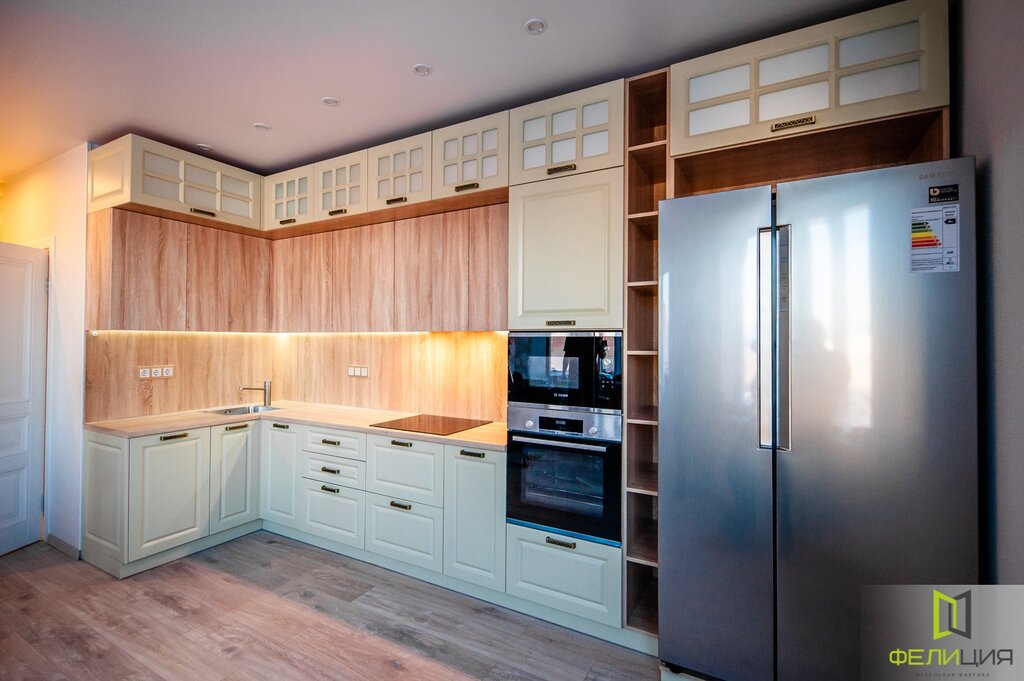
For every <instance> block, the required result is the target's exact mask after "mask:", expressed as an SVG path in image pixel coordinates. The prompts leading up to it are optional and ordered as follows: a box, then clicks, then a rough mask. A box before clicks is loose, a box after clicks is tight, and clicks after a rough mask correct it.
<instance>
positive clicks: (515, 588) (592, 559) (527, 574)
mask: <svg viewBox="0 0 1024 681" xmlns="http://www.w3.org/2000/svg"><path fill="white" fill-rule="evenodd" d="M507 537H508V583H507V591H508V593H509V594H510V595H512V596H518V597H519V598H523V599H525V600H528V601H533V602H534V603H540V604H541V605H546V606H548V607H549V608H555V609H557V610H562V611H564V612H568V613H571V614H573V615H578V616H580V617H586V618H587V619H590V620H594V621H595V622H600V623H601V624H607V625H608V626H611V627H621V626H622V550H621V549H618V548H615V547H612V546H605V545H604V544H596V543H594V542H589V541H583V540H581V539H576V538H573V537H567V536H565V535H560V534H554V533H552V532H542V531H540V530H535V529H532V528H528V527H521V526H519V525H512V524H510V525H508V527H507Z"/></svg>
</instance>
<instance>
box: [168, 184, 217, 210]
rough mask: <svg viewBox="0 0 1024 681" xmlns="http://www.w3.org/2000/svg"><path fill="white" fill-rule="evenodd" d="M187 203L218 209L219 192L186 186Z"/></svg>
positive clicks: (208, 208) (207, 208)
mask: <svg viewBox="0 0 1024 681" xmlns="http://www.w3.org/2000/svg"><path fill="white" fill-rule="evenodd" d="M175 198H177V197H175ZM185 203H188V204H191V205H193V206H196V207H198V208H205V209H206V210H217V194H216V193H215V192H211V191H207V190H206V189H200V188H198V187H188V186H186V187H185Z"/></svg>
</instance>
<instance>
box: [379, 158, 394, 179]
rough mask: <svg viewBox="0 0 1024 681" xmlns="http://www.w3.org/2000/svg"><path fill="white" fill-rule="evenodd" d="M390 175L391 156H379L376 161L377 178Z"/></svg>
mask: <svg viewBox="0 0 1024 681" xmlns="http://www.w3.org/2000/svg"><path fill="white" fill-rule="evenodd" d="M390 174H391V156H381V157H380V158H378V159H377V177H383V176H385V175H390Z"/></svg>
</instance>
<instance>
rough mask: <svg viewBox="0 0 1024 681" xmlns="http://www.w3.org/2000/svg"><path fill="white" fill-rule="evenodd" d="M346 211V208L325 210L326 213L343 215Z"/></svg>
mask: <svg viewBox="0 0 1024 681" xmlns="http://www.w3.org/2000/svg"><path fill="white" fill-rule="evenodd" d="M347 212H348V208H335V209H334V210H329V211H327V214H328V215H344V214H345V213H347Z"/></svg>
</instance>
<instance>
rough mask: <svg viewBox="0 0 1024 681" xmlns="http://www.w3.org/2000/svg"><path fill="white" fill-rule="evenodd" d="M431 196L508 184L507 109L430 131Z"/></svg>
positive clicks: (453, 194) (435, 197) (442, 195)
mask: <svg viewBox="0 0 1024 681" xmlns="http://www.w3.org/2000/svg"><path fill="white" fill-rule="evenodd" d="M433 145H434V153H433V159H434V161H433V167H432V168H431V173H432V174H433V190H432V192H431V198H433V199H440V198H444V197H447V196H455V195H456V194H465V193H472V192H475V191H482V190H485V189H496V188H498V187H507V186H508V111H502V112H501V113H496V114H491V115H490V116H484V117H483V118H477V119H474V120H472V121H466V122H465V123H458V124H456V125H451V126H448V127H447V128H441V129H440V130H435V131H434V132H433Z"/></svg>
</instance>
